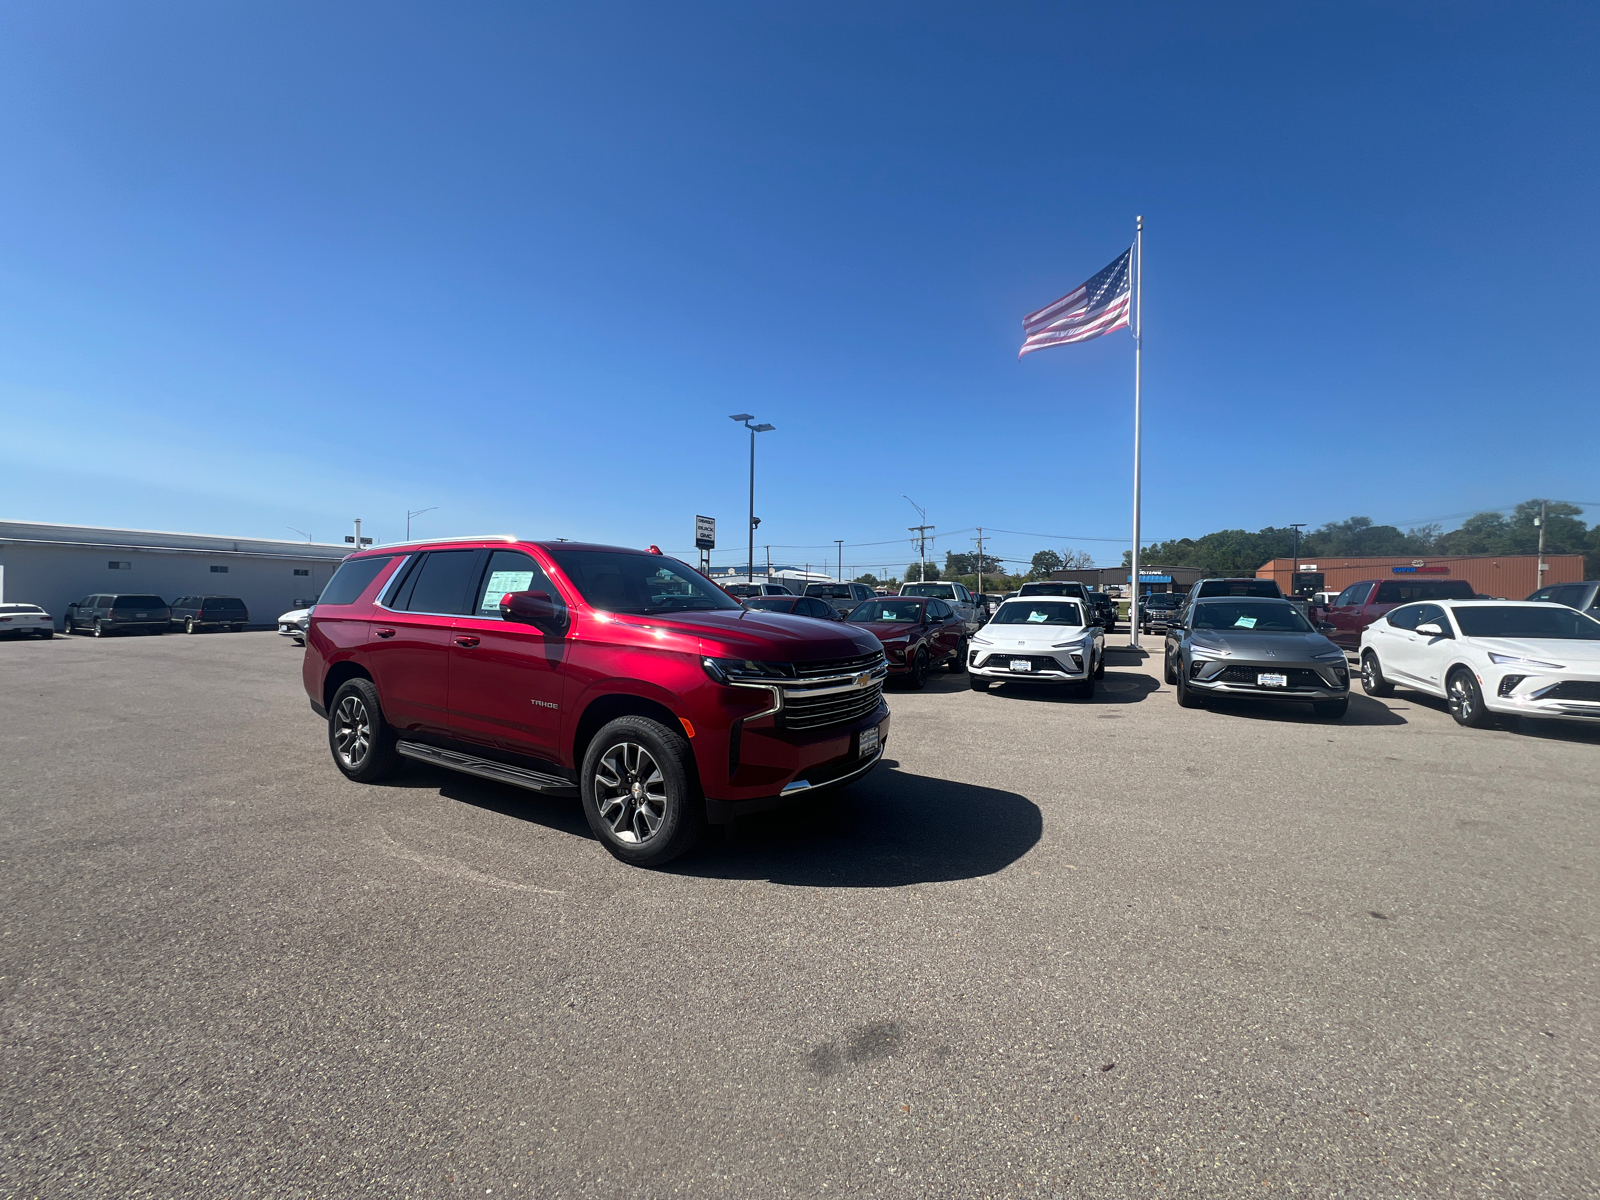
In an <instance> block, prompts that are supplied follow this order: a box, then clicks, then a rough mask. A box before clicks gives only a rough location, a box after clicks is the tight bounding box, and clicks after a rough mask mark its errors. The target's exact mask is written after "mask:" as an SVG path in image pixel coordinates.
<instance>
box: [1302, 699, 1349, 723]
mask: <svg viewBox="0 0 1600 1200" xmlns="http://www.w3.org/2000/svg"><path fill="white" fill-rule="evenodd" d="M1311 711H1312V712H1314V713H1316V714H1317V716H1319V717H1323V718H1326V719H1327V720H1329V721H1338V720H1341V719H1342V718H1343V717H1344V715H1345V713H1347V712H1349V711H1350V697H1348V696H1346V697H1345V698H1344V699H1343V700H1317V701H1314V702H1313V703H1312V705H1311Z"/></svg>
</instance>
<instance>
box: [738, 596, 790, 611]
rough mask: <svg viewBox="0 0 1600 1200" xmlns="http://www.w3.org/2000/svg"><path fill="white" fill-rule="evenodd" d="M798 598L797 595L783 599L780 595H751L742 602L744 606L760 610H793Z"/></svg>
mask: <svg viewBox="0 0 1600 1200" xmlns="http://www.w3.org/2000/svg"><path fill="white" fill-rule="evenodd" d="M798 599H799V597H794V598H791V599H788V600H785V599H784V598H783V597H782V596H752V597H750V599H748V600H746V601H745V602H744V606H745V607H746V608H754V609H759V610H760V611H762V612H793V611H794V606H795V602H796V600H798Z"/></svg>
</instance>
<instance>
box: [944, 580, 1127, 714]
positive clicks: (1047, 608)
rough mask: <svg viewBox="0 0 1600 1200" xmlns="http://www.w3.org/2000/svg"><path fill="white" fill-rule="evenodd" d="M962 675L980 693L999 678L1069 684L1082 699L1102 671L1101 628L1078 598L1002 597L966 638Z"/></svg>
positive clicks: (1089, 693) (1103, 640)
mask: <svg viewBox="0 0 1600 1200" xmlns="http://www.w3.org/2000/svg"><path fill="white" fill-rule="evenodd" d="M968 642H969V645H970V647H971V649H970V650H969V651H968V654H967V678H968V679H969V680H970V681H971V683H972V687H973V689H974V690H975V691H979V692H983V691H987V690H988V689H989V686H990V685H991V684H994V683H998V682H1000V681H1001V680H1005V681H1007V682H1010V681H1012V680H1025V681H1028V682H1031V683H1054V684H1067V685H1070V686H1071V687H1072V688H1073V689H1074V690H1075V691H1076V692H1077V694H1078V695H1080V696H1083V697H1085V698H1087V697H1089V696H1093V695H1094V681H1095V680H1096V679H1099V678H1101V677H1102V676H1103V675H1105V673H1106V632H1105V630H1104V629H1101V628H1100V626H1098V625H1096V624H1094V614H1093V613H1085V612H1084V611H1083V605H1082V604H1081V603H1079V602H1078V601H1077V600H1071V599H1068V598H1066V597H1056V596H1026V597H1021V598H1019V599H1016V600H1007V601H1006V602H1005V603H1004V604H1002V605H1001V606H1000V607H999V608H998V609H996V610H995V614H994V616H993V617H992V618H990V620H989V623H988V624H987V625H985V626H984V627H983V628H982V629H980V630H979V631H978V632H977V633H975V634H973V635H972V636H971V638H970V639H968Z"/></svg>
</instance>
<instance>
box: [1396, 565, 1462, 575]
mask: <svg viewBox="0 0 1600 1200" xmlns="http://www.w3.org/2000/svg"><path fill="white" fill-rule="evenodd" d="M1389 570H1390V571H1392V572H1393V573H1394V574H1396V575H1448V574H1450V568H1449V567H1421V566H1418V567H1390V568H1389Z"/></svg>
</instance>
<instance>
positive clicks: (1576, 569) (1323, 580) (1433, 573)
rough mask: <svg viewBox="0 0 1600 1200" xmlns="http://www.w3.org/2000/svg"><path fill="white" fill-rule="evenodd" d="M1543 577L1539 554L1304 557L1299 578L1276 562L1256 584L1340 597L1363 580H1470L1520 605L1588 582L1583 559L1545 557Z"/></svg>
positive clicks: (1285, 563)
mask: <svg viewBox="0 0 1600 1200" xmlns="http://www.w3.org/2000/svg"><path fill="white" fill-rule="evenodd" d="M1544 561H1545V572H1544V578H1543V579H1542V580H1541V579H1540V578H1539V559H1538V556H1537V555H1535V554H1435V555H1418V556H1416V557H1413V556H1411V555H1409V554H1407V555H1400V556H1398V557H1395V558H1349V557H1347V556H1345V555H1337V554H1336V555H1322V556H1320V557H1318V556H1316V555H1310V554H1308V555H1302V556H1301V558H1300V574H1299V575H1298V576H1294V575H1293V572H1294V560H1293V559H1290V558H1275V559H1273V560H1272V561H1271V562H1269V563H1267V564H1266V565H1265V566H1264V567H1262V568H1261V569H1260V570H1258V571H1257V572H1256V578H1257V579H1276V580H1277V581H1278V586H1279V587H1280V588H1282V589H1283V590H1284V593H1285V594H1291V593H1293V592H1296V591H1299V592H1302V593H1305V592H1340V591H1343V590H1344V589H1345V588H1347V587H1349V586H1350V585H1351V584H1352V583H1359V582H1361V581H1362V580H1363V579H1465V580H1466V581H1467V582H1468V583H1470V584H1471V585H1472V590H1473V591H1475V592H1481V593H1482V594H1483V595H1485V596H1494V597H1495V598H1496V599H1504V600H1521V599H1523V598H1524V597H1526V596H1527V595H1528V593H1530V592H1532V591H1535V590H1536V589H1538V588H1540V587H1543V586H1545V585H1546V584H1551V583H1577V582H1579V581H1580V580H1582V579H1583V555H1581V554H1546V555H1545V556H1544Z"/></svg>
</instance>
